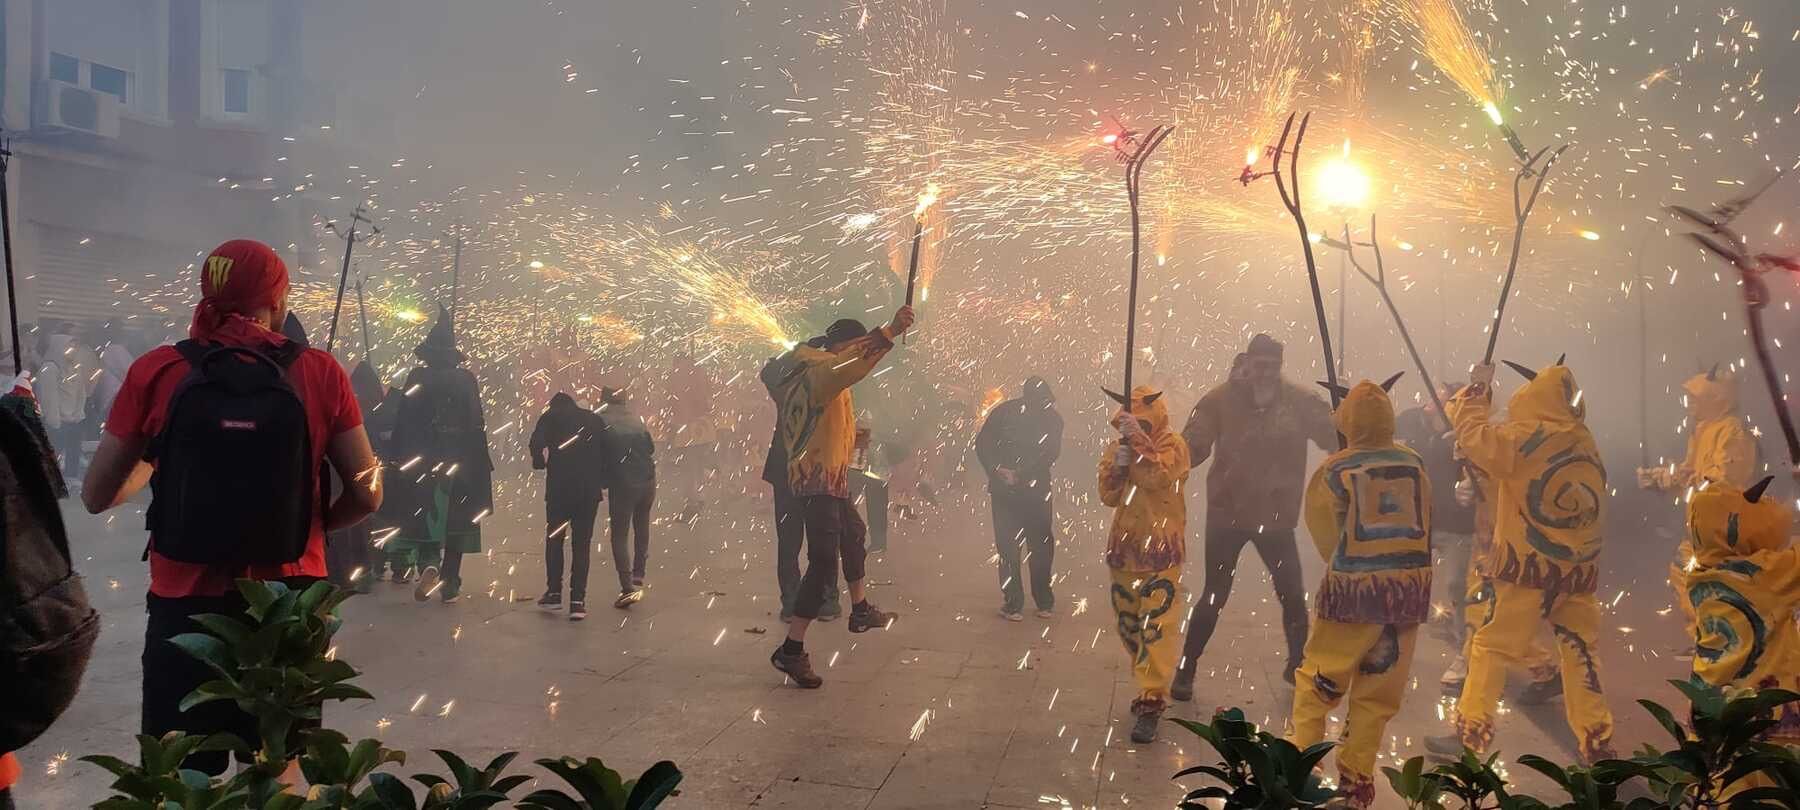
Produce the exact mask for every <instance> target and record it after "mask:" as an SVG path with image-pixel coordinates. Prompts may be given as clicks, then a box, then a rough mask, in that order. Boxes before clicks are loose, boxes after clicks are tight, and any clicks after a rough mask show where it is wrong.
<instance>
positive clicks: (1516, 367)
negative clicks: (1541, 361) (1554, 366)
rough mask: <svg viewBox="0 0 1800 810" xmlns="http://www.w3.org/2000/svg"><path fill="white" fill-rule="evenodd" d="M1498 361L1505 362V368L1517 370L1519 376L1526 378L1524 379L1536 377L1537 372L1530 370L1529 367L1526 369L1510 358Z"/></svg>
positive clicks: (1529, 379) (1528, 379)
mask: <svg viewBox="0 0 1800 810" xmlns="http://www.w3.org/2000/svg"><path fill="white" fill-rule="evenodd" d="M1500 362H1502V363H1505V364H1506V366H1507V368H1510V369H1512V370H1513V371H1517V372H1519V376H1521V377H1524V378H1525V379H1526V381H1531V380H1535V379H1537V372H1535V371H1532V370H1531V369H1528V368H1526V367H1524V366H1521V365H1519V364H1518V363H1514V362H1513V361H1511V360H1502V361H1500Z"/></svg>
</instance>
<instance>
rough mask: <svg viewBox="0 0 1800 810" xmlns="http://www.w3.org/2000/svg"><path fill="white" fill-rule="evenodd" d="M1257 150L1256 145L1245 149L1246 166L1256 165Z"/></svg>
mask: <svg viewBox="0 0 1800 810" xmlns="http://www.w3.org/2000/svg"><path fill="white" fill-rule="evenodd" d="M1256 151H1257V150H1256V147H1254V146H1252V147H1250V148H1249V149H1245V150H1244V165H1245V166H1255V165H1256Z"/></svg>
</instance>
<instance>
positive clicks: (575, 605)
mask: <svg viewBox="0 0 1800 810" xmlns="http://www.w3.org/2000/svg"><path fill="white" fill-rule="evenodd" d="M585 618H587V603H586V602H575V601H571V602H569V621H572V622H578V621H581V620H582V619H585Z"/></svg>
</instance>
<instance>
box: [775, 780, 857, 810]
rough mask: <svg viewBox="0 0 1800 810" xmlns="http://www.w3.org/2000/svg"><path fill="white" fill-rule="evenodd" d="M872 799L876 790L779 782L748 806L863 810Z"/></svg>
mask: <svg viewBox="0 0 1800 810" xmlns="http://www.w3.org/2000/svg"><path fill="white" fill-rule="evenodd" d="M874 796H875V791H873V790H870V789H868V788H859V787H846V786H844V785H830V784H820V783H817V782H808V781H805V780H800V779H780V780H777V781H776V782H775V784H773V785H770V786H769V788H768V790H765V791H763V794H762V795H761V796H759V797H757V799H756V801H755V803H753V804H751V805H750V806H751V807H756V808H786V809H787V810H817V809H818V808H834V809H836V808H841V809H842V810H862V808H865V807H868V805H869V800H870V799H872V798H874Z"/></svg>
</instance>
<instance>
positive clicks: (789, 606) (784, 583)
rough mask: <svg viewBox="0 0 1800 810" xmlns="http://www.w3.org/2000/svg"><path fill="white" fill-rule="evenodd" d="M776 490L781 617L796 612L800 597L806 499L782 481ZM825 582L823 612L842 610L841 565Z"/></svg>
mask: <svg viewBox="0 0 1800 810" xmlns="http://www.w3.org/2000/svg"><path fill="white" fill-rule="evenodd" d="M770 486H772V487H774V491H775V582H776V584H777V585H779V586H780V588H781V618H782V619H783V620H785V619H787V618H788V617H790V616H792V615H794V603H795V601H797V600H798V599H799V598H800V552H801V551H803V550H804V549H805V548H806V510H805V508H804V507H805V506H806V499H805V498H796V497H794V495H793V493H791V492H789V491H788V488H787V487H785V486H782V485H781V484H771V485H770ZM829 572H830V580H829V581H828V582H826V584H825V603H824V605H823V606H821V607H820V611H821V612H822V613H823V614H824V615H827V616H834V615H837V614H839V613H842V612H843V610H842V608H840V607H839V606H838V584H837V566H836V565H833V566H831V568H830V569H829Z"/></svg>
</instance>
